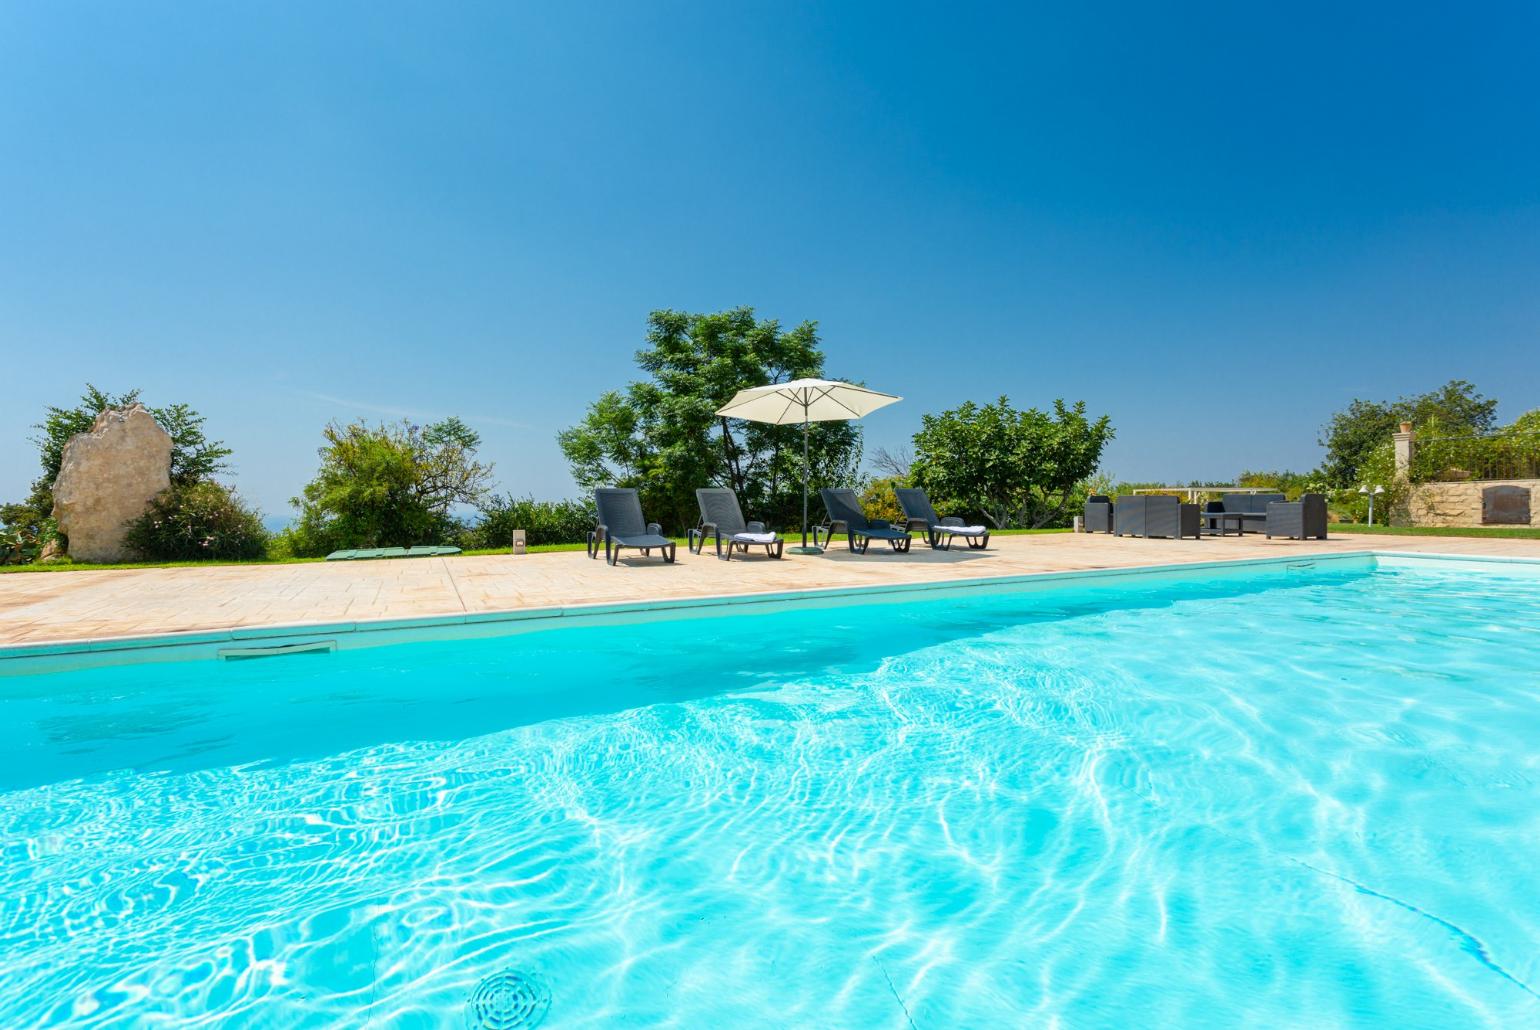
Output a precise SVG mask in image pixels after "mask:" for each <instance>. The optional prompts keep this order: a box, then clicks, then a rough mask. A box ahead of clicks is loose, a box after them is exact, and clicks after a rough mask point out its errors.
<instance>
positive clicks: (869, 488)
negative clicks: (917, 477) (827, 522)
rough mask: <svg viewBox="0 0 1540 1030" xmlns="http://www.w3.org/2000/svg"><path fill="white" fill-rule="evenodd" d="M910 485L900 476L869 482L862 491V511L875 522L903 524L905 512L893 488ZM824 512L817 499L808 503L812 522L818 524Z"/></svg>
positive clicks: (809, 516)
mask: <svg viewBox="0 0 1540 1030" xmlns="http://www.w3.org/2000/svg"><path fill="white" fill-rule="evenodd" d="M908 485H909V482H908V480H907V479H905V478H903V477H900V476H883V477H881V478H878V479H869V480H867V482H866V486H865V487H863V488H862V490H861V510H862V511H864V512H866V517H867V518H869V519H871V520H872V521H873V522H902V521H903V520H904V510H903V509H902V508H900V507H899V506H898V495H897V494H895V493H894V492H893V488H894V487H896V486H908ZM822 511H823V504H822V503H821V502H820V501H819V500H818V499H817V498H814V499H813V500H811V501H810V502H809V503H808V518H809V519H810V520H811V521H813V522H817V521H818V514H819V513H820V512H822Z"/></svg>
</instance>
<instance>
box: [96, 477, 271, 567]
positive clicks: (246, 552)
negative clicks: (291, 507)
mask: <svg viewBox="0 0 1540 1030" xmlns="http://www.w3.org/2000/svg"><path fill="white" fill-rule="evenodd" d="M125 542H126V543H127V545H128V547H129V549H130V550H131V551H133V552H134V553H135V554H137V555H138V556H139V557H140V558H141V559H143V560H145V561H196V560H200V559H207V560H210V561H239V560H252V559H257V558H262V557H264V556H265V555H266V554H267V530H265V529H263V528H262V517H261V515H259V514H258V513H257V511H256V510H255V509H253V508H251V507H250V506H249V505H247V504H246V503H245V502H244V501H242V500H241V499H240V497H239V496H238V495H237V494H236V493H235V491H234V490H231V489H230V488H228V487H225V486H222V485H220V484H219V483H215V482H202V483H192V484H190V485H181V486H173V487H171V488H170V489H168V490H164V491H162V492H161V494H160V496H159V497H157V498H155V500H154V501H152V502H151V503H150V508H149V510H148V511H146V512H145V513H144V514H143V515H141V516H139V518H137V519H135V520H134V521H133V522H131V523H130V524H129V529H128V535H127V537H126V538H125Z"/></svg>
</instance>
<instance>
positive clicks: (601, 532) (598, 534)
mask: <svg viewBox="0 0 1540 1030" xmlns="http://www.w3.org/2000/svg"><path fill="white" fill-rule="evenodd" d="M609 535H610V527H609V526H606V525H605V524H604V523H602V522H601V523H599V524H598V525H596V526H594V538H595V539H598V540H603V539H604V538H605V537H607V536H609Z"/></svg>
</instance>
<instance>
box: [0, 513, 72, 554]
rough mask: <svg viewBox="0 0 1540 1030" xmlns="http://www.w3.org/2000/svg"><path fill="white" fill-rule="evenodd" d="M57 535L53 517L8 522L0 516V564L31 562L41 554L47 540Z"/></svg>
mask: <svg viewBox="0 0 1540 1030" xmlns="http://www.w3.org/2000/svg"><path fill="white" fill-rule="evenodd" d="M58 535H59V531H58V526H57V524H56V523H55V522H54V520H53V519H43V520H42V521H41V522H31V521H18V522H17V523H15V524H10V523H6V521H5V520H4V519H3V518H0V565H30V564H32V563H33V562H35V561H37V560H38V557H39V556H41V555H42V553H43V548H45V547H47V546H48V543H49V541H51V540H53V539H54V537H56V536H58Z"/></svg>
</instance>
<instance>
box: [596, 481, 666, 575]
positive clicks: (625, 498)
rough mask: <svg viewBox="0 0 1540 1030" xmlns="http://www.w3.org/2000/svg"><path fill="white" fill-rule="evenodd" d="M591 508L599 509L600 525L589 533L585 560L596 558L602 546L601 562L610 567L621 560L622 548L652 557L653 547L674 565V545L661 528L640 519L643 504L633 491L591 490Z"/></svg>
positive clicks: (608, 488) (616, 489)
mask: <svg viewBox="0 0 1540 1030" xmlns="http://www.w3.org/2000/svg"><path fill="white" fill-rule="evenodd" d="M594 506H595V507H596V508H598V509H599V524H598V525H597V526H595V527H594V530H593V532H592V533H589V534H588V557H590V558H597V557H598V556H599V544H600V543H603V544H604V560H605V561H607V562H609V563H610V564H611V565H614V564H616V563H617V562H619V561H620V551H621V548H623V547H630V548H633V549H635V550H639V551H641V552H642V553H643V554H644V555H651V554H652V552H653V549H654V548H656V549H657V550H659V551H661V552H662V556H663V560H664V561H666V562H670V563H672V562H673V560H674V549H675V545H674V542H673V541H672V540H670V539H669V538H668V537H666V536H664V535H663V527H662V526H660V525H658V524H657V523H656V522H648V521H647V520H646V519H644V518H643V517H642V501H641V498H639V497H638V496H637V494H636V491H635V490H631V489H626V488H621V487H600V488H599V489H598V490H595V491H594Z"/></svg>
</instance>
